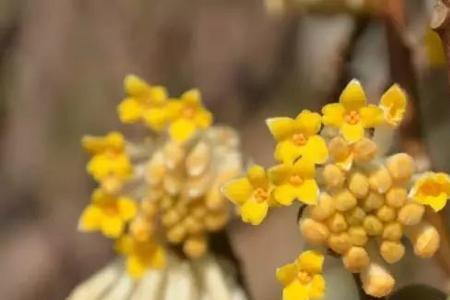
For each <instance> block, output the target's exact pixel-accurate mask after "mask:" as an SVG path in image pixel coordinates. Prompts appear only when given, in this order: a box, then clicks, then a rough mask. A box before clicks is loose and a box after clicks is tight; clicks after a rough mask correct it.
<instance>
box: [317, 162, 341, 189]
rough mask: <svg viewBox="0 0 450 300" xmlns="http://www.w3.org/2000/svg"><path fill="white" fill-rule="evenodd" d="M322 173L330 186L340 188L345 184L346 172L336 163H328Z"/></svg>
mask: <svg viewBox="0 0 450 300" xmlns="http://www.w3.org/2000/svg"><path fill="white" fill-rule="evenodd" d="M322 175H323V180H324V182H325V184H326V185H327V187H328V188H340V187H342V186H343V185H344V181H345V173H344V172H343V171H342V170H341V169H340V168H339V167H338V166H336V165H333V164H328V165H326V166H325V168H324V169H323V173H322Z"/></svg>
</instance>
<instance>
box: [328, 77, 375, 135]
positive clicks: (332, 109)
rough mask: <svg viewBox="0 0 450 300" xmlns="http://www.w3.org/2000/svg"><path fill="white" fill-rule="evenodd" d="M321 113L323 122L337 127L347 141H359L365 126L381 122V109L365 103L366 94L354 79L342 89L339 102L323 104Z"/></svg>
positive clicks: (372, 125) (369, 126)
mask: <svg viewBox="0 0 450 300" xmlns="http://www.w3.org/2000/svg"><path fill="white" fill-rule="evenodd" d="M322 113H323V118H322V121H323V124H324V125H327V126H331V127H336V128H339V131H340V133H341V134H342V135H343V136H344V138H345V139H346V140H347V141H349V142H356V141H359V140H360V139H361V138H363V137H364V130H365V129H366V128H373V127H375V126H378V125H380V124H381V123H382V122H383V114H382V111H381V109H380V108H379V107H377V106H375V105H373V104H369V105H367V99H366V94H365V93H364V90H363V88H362V86H361V84H360V83H359V81H358V80H355V79H353V80H352V81H350V83H349V84H348V85H347V86H346V87H345V89H344V90H343V91H342V94H341V96H340V99H339V103H332V104H328V105H325V106H324V107H323V108H322Z"/></svg>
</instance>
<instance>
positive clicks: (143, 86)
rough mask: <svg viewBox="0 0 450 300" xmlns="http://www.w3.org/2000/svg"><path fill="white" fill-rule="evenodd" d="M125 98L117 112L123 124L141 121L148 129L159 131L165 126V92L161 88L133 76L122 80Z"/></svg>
mask: <svg viewBox="0 0 450 300" xmlns="http://www.w3.org/2000/svg"><path fill="white" fill-rule="evenodd" d="M124 87H125V92H126V94H127V97H126V98H125V99H124V100H123V101H122V102H121V103H120V104H119V106H118V108H117V110H118V113H119V118H120V120H121V121H122V122H123V123H127V124H131V123H136V122H139V121H143V122H144V123H145V124H146V125H147V126H148V127H149V128H150V129H152V130H156V131H160V130H162V129H163V128H164V126H165V125H166V124H167V110H166V104H167V98H168V96H167V91H166V89H165V88H164V87H162V86H151V85H149V84H147V83H146V82H145V81H144V80H142V79H141V78H139V77H137V76H135V75H128V76H126V77H125V80H124Z"/></svg>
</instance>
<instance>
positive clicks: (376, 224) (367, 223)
mask: <svg viewBox="0 0 450 300" xmlns="http://www.w3.org/2000/svg"><path fill="white" fill-rule="evenodd" d="M363 226H364V229H365V230H366V233H367V235H372V236H374V235H380V234H381V233H382V232H383V223H381V221H380V220H379V219H378V218H377V217H375V216H373V215H368V216H367V217H365V218H364V222H363Z"/></svg>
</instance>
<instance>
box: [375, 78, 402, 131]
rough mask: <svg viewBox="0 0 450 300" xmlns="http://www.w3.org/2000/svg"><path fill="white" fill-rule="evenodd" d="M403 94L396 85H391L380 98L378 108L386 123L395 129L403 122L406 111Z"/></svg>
mask: <svg viewBox="0 0 450 300" xmlns="http://www.w3.org/2000/svg"><path fill="white" fill-rule="evenodd" d="M406 104H407V101H406V95H405V92H404V91H403V90H402V89H401V88H400V86H398V85H397V84H394V85H392V86H391V87H390V88H389V89H388V90H387V91H386V92H385V93H384V94H383V96H382V97H381V100H380V108H381V109H382V110H383V115H384V119H385V121H386V123H388V124H389V125H391V126H394V127H397V126H398V125H399V124H400V122H401V121H402V120H403V116H404V114H405V111H406Z"/></svg>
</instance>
